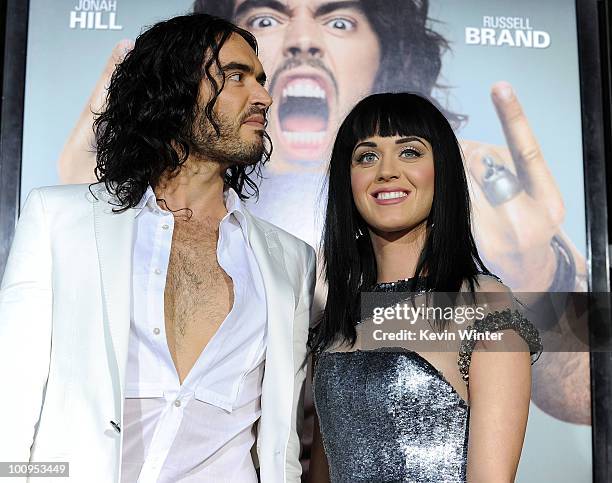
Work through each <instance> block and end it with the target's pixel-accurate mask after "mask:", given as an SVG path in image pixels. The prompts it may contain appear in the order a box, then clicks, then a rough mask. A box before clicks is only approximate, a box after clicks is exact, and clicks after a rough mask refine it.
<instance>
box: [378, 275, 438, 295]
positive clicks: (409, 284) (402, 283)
mask: <svg viewBox="0 0 612 483" xmlns="http://www.w3.org/2000/svg"><path fill="white" fill-rule="evenodd" d="M370 291H371V292H426V291H427V277H426V276H423V277H410V278H404V279H401V280H396V281H395V282H379V283H375V284H374V285H373V286H372V288H371V290H370Z"/></svg>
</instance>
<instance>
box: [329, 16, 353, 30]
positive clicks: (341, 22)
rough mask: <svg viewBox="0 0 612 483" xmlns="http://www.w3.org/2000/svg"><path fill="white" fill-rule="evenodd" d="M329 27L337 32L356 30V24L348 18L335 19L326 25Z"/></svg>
mask: <svg viewBox="0 0 612 483" xmlns="http://www.w3.org/2000/svg"><path fill="white" fill-rule="evenodd" d="M325 25H326V26H327V27H331V28H333V29H335V30H346V31H348V30H354V29H355V22H353V21H352V20H348V19H346V18H334V19H332V20H330V21H328V22H326V23H325Z"/></svg>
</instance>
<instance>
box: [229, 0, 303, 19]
mask: <svg viewBox="0 0 612 483" xmlns="http://www.w3.org/2000/svg"><path fill="white" fill-rule="evenodd" d="M256 8H269V9H272V10H276V11H277V12H279V13H282V14H283V15H287V16H288V15H290V14H291V10H290V9H289V7H287V5H285V4H284V3H281V2H279V1H278V0H245V2H243V3H241V4H240V5H239V6H238V8H236V11H235V12H234V18H239V17H240V16H242V15H244V14H246V13H248V12H249V11H251V10H255V9H256Z"/></svg>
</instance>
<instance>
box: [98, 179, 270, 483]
mask: <svg viewBox="0 0 612 483" xmlns="http://www.w3.org/2000/svg"><path fill="white" fill-rule="evenodd" d="M225 206H226V209H227V215H226V216H225V217H224V218H223V219H222V220H221V223H220V225H219V239H218V242H217V260H218V262H219V265H220V266H221V268H222V269H223V270H224V271H225V272H226V273H227V274H228V275H229V276H230V277H231V279H232V282H233V286H234V304H233V306H232V309H231V311H230V312H229V314H228V315H227V317H226V318H225V320H224V321H223V323H222V324H221V326H220V327H219V329H218V330H217V332H216V333H215V334H214V336H213V337H212V338H211V340H210V341H209V342H208V344H207V345H206V347H205V348H204V350H203V351H202V353H201V354H200V356H199V357H198V359H197V360H196V362H195V364H194V366H193V367H192V369H191V371H190V372H189V374H188V375H187V377H186V378H185V380H184V381H183V384H180V382H179V377H178V374H177V371H176V368H175V366H174V362H173V361H172V357H171V355H170V350H169V349H168V343H167V339H166V331H165V322H164V290H165V286H166V273H167V270H168V261H169V258H170V249H171V246H172V232H173V227H174V217H173V215H172V213H170V212H168V211H165V210H162V209H161V208H160V207H159V206H158V205H157V202H156V198H155V193H154V192H153V190H152V189H151V187H149V188H148V190H147V192H146V193H145V195H144V196H143V198H142V200H141V201H140V203H139V205H138V206H137V207H136V209H138V210H139V213H138V214H137V215H136V223H135V234H134V235H135V236H134V252H133V267H132V269H133V272H132V282H133V286H132V290H133V299H132V300H133V302H132V318H131V323H130V336H129V352H128V362H127V373H126V389H125V401H124V417H123V428H121V432H122V433H123V449H122V466H121V470H122V477H121V481H122V482H126V483H127V482H130V483H133V482H136V481H138V482H143V483H148V482H178V481H181V482H195V481H197V482H204V481H206V482H215V483H224V482H232V483H233V482H239V483H250V482H257V475H256V472H255V467H254V464H253V461H252V458H251V452H250V450H251V448H252V446H253V444H254V442H255V423H256V422H257V420H258V419H259V416H260V414H261V387H262V379H263V371H264V360H265V349H266V320H267V314H266V302H265V292H264V285H263V280H262V277H261V274H260V271H259V267H258V265H257V262H256V260H255V257H254V255H253V252H252V249H251V247H250V244H249V238H248V226H247V219H246V218H245V216H244V207H243V205H242V203H241V201H240V199H239V198H238V195H237V194H236V192H235V191H234V190H232V189H228V190H227V191H226V192H225ZM179 296H180V294H179ZM92 384H95V381H92Z"/></svg>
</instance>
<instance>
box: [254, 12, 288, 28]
mask: <svg viewBox="0 0 612 483" xmlns="http://www.w3.org/2000/svg"><path fill="white" fill-rule="evenodd" d="M279 23H280V22H279V21H278V20H276V19H275V18H274V17H271V16H269V15H261V16H259V17H255V18H253V19H251V20H249V21H248V22H247V25H248V26H249V28H254V29H267V28H270V27H276V26H277V25H278V24H279Z"/></svg>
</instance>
